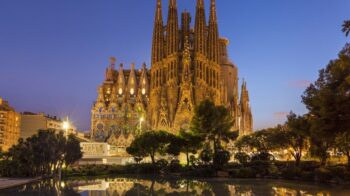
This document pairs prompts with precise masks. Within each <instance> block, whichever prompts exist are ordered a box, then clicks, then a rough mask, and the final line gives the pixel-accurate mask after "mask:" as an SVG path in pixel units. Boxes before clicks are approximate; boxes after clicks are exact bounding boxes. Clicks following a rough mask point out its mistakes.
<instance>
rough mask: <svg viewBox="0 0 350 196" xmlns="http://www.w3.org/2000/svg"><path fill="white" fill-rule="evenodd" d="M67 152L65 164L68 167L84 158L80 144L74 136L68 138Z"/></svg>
mask: <svg viewBox="0 0 350 196" xmlns="http://www.w3.org/2000/svg"><path fill="white" fill-rule="evenodd" d="M65 152H66V154H65V156H64V163H65V165H66V166H67V167H68V166H69V165H71V164H73V163H75V162H76V161H77V160H79V159H81V158H82V157H83V153H82V152H81V147H80V142H79V140H78V139H77V138H76V137H74V135H69V136H68V140H67V143H66V148H65Z"/></svg>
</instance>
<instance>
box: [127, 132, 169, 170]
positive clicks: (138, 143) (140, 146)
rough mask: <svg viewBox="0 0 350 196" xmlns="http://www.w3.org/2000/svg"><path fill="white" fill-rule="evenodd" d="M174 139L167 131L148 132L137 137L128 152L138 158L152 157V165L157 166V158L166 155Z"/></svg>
mask: <svg viewBox="0 0 350 196" xmlns="http://www.w3.org/2000/svg"><path fill="white" fill-rule="evenodd" d="M173 137H174V136H173V135H171V134H170V133H168V132H165V131H147V132H144V133H142V134H141V135H139V136H138V137H136V138H135V140H134V141H133V142H132V143H131V145H130V146H129V147H128V148H127V149H126V151H127V152H128V153H129V154H131V155H133V156H134V157H137V158H141V157H145V156H150V157H151V160H152V164H155V156H156V155H157V154H160V155H164V154H165V153H166V151H167V145H168V144H169V143H170V141H171V140H172V139H173Z"/></svg>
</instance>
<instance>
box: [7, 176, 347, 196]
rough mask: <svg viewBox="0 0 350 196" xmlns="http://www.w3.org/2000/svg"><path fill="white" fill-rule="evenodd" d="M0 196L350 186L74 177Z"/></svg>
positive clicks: (287, 191)
mask: <svg viewBox="0 0 350 196" xmlns="http://www.w3.org/2000/svg"><path fill="white" fill-rule="evenodd" d="M0 195H9V196H17V195H33V196H34V195H35V196H36V195H39V196H40V195H53V196H54V195H64V196H80V195H81V196H119V195H208V196H209V195H218V196H226V195H227V196H229V195H242V196H253V195H258V196H260V195H262V196H265V195H266V196H268V195H280V196H294V195H295V196H304V195H305V196H306V195H316V196H331V195H337V196H338V195H339V196H349V195H350V187H346V186H328V185H317V184H310V183H305V182H294V181H278V180H255V179H254V180H248V179H242V180H238V179H196V180H193V179H191V180H188V179H164V178H160V177H157V178H144V177H142V178H140V177H117V178H97V179H88V180H86V179H84V180H82V179H79V180H78V179H75V180H73V179H72V180H67V181H63V182H56V181H53V180H47V181H42V182H39V183H33V184H29V185H24V186H20V187H16V188H12V189H6V190H1V191H0Z"/></svg>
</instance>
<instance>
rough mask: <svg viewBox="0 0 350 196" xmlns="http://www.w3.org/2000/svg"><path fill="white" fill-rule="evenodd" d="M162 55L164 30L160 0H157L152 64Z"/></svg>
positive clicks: (159, 59)
mask: <svg viewBox="0 0 350 196" xmlns="http://www.w3.org/2000/svg"><path fill="white" fill-rule="evenodd" d="M163 57H164V31H163V15H162V3H161V0H157V9H156V14H155V19H154V30H153V44H152V65H153V64H154V63H157V62H159V61H161V60H162V58H163Z"/></svg>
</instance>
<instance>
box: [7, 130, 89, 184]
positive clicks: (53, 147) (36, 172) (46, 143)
mask: <svg viewBox="0 0 350 196" xmlns="http://www.w3.org/2000/svg"><path fill="white" fill-rule="evenodd" d="M81 157H82V152H81V149H80V145H79V141H78V140H77V139H75V138H74V136H69V138H68V140H66V138H65V137H64V135H63V133H62V132H61V133H59V134H55V131H54V130H40V131H39V132H38V133H37V134H36V135H34V136H32V137H30V138H28V139H27V140H26V141H24V140H23V139H20V140H19V142H18V144H17V145H15V146H13V147H12V148H10V149H9V151H8V152H7V153H6V159H5V160H3V161H2V162H1V166H2V167H1V174H2V176H16V177H34V176H42V175H46V176H52V175H57V174H58V170H59V168H61V167H62V165H66V166H69V165H70V164H72V163H74V162H76V161H77V160H79V159H80V158H81Z"/></svg>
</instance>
